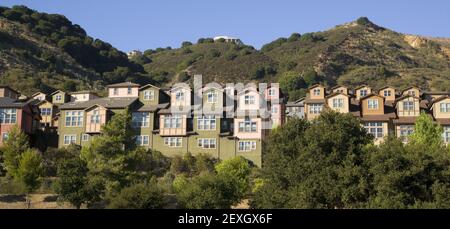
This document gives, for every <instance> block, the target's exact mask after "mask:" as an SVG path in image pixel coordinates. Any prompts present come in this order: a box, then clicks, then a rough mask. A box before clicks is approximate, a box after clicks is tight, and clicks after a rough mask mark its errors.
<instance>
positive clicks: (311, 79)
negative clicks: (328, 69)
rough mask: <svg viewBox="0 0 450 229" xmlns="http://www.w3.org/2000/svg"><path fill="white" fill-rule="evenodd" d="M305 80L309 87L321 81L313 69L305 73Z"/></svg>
mask: <svg viewBox="0 0 450 229" xmlns="http://www.w3.org/2000/svg"><path fill="white" fill-rule="evenodd" d="M303 79H304V80H305V82H306V83H307V84H308V86H312V85H314V84H316V83H318V82H319V81H320V77H319V76H318V75H317V72H316V71H314V70H313V69H309V70H307V71H305V72H304V73H303Z"/></svg>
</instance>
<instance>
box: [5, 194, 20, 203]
mask: <svg viewBox="0 0 450 229" xmlns="http://www.w3.org/2000/svg"><path fill="white" fill-rule="evenodd" d="M25 201H26V196H25V195H3V196H0V202H5V203H13V202H25Z"/></svg>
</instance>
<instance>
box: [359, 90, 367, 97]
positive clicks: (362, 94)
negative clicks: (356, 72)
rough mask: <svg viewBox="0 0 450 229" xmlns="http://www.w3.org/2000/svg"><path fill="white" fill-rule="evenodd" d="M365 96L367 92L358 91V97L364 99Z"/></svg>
mask: <svg viewBox="0 0 450 229" xmlns="http://www.w3.org/2000/svg"><path fill="white" fill-rule="evenodd" d="M366 95H367V90H366V89H364V90H360V91H359V96H360V97H364V96H366Z"/></svg>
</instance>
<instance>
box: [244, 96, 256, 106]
mask: <svg viewBox="0 0 450 229" xmlns="http://www.w3.org/2000/svg"><path fill="white" fill-rule="evenodd" d="M255 102H256V99H255V96H254V95H244V104H245V105H255Z"/></svg>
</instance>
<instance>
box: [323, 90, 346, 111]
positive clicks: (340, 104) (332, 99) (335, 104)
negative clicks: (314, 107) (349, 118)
mask: <svg viewBox="0 0 450 229" xmlns="http://www.w3.org/2000/svg"><path fill="white" fill-rule="evenodd" d="M326 101H327V107H328V108H330V109H332V110H334V111H336V112H340V113H349V112H350V96H349V95H348V94H344V93H342V92H335V93H333V94H331V95H327V96H326Z"/></svg>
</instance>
